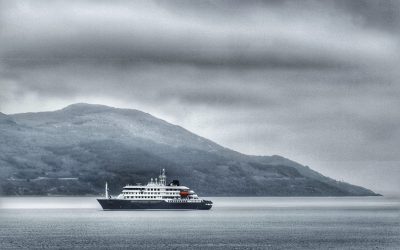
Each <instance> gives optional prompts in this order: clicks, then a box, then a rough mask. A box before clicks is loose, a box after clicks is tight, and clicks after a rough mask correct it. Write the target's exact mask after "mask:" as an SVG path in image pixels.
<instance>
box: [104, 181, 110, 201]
mask: <svg viewBox="0 0 400 250" xmlns="http://www.w3.org/2000/svg"><path fill="white" fill-rule="evenodd" d="M105 195H106V199H109V198H110V197H109V196H108V183H107V182H106V192H105Z"/></svg>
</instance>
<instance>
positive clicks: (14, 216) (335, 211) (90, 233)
mask: <svg viewBox="0 0 400 250" xmlns="http://www.w3.org/2000/svg"><path fill="white" fill-rule="evenodd" d="M209 199H211V200H213V201H214V207H213V208H212V210H209V211H102V210H101V208H100V206H99V205H98V204H97V201H96V200H95V198H94V197H18V198H16V197H8V198H0V249H9V248H10V249H14V248H26V249H34V248H48V249H57V248H64V249H70V248H76V249H85V248H86V249H88V248H89V249H109V248H110V249H121V248H129V249H210V248H212V249H400V200H399V199H394V198H393V199H391V198H385V197H366V198H354V197H353V198H209Z"/></svg>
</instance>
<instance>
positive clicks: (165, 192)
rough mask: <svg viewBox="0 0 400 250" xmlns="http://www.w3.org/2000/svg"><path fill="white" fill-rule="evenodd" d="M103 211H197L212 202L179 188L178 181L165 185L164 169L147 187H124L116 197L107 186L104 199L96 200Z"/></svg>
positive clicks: (206, 207)
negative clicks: (110, 193)
mask: <svg viewBox="0 0 400 250" xmlns="http://www.w3.org/2000/svg"><path fill="white" fill-rule="evenodd" d="M97 201H98V202H99V203H100V205H101V207H102V208H103V210H145V209H146V210H147V209H156V210H160V209H192V210H193V209H198V210H208V209H211V207H212V204H213V203H212V201H209V200H204V199H201V198H200V197H199V196H198V195H197V194H196V193H195V192H194V191H193V190H191V189H189V188H188V187H186V186H181V185H180V183H179V180H173V181H172V182H170V183H169V184H168V185H167V176H166V174H165V169H162V171H160V175H159V178H158V179H157V178H155V179H153V178H151V179H150V182H148V183H147V185H141V184H140V183H137V184H136V185H126V186H124V187H123V189H122V193H121V194H119V195H118V196H116V197H113V196H111V195H109V189H108V184H107V182H106V186H105V197H104V198H101V199H97Z"/></svg>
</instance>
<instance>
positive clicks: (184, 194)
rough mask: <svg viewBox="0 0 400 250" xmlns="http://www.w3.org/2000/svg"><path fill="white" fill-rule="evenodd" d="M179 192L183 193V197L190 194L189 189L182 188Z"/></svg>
mask: <svg viewBox="0 0 400 250" xmlns="http://www.w3.org/2000/svg"><path fill="white" fill-rule="evenodd" d="M179 194H180V195H181V197H187V196H188V195H189V191H187V190H182V191H181V192H180V193H179Z"/></svg>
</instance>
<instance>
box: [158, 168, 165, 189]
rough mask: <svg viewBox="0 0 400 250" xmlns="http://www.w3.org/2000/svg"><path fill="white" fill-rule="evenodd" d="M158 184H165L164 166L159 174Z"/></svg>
mask: <svg viewBox="0 0 400 250" xmlns="http://www.w3.org/2000/svg"><path fill="white" fill-rule="evenodd" d="M159 181H160V182H159V183H160V185H164V186H166V185H167V176H166V175H165V168H163V169H162V173H161V174H160V176H159Z"/></svg>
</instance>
